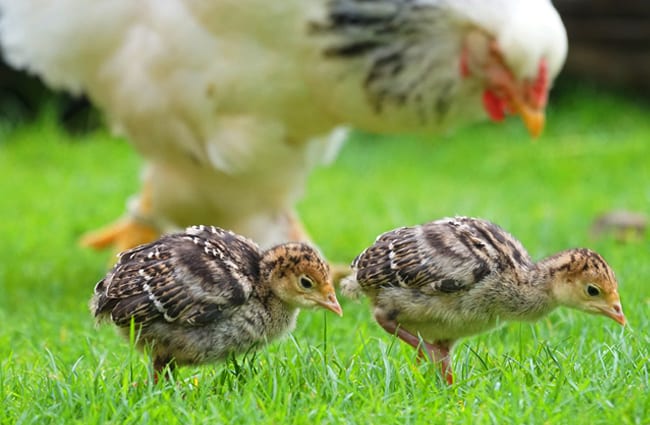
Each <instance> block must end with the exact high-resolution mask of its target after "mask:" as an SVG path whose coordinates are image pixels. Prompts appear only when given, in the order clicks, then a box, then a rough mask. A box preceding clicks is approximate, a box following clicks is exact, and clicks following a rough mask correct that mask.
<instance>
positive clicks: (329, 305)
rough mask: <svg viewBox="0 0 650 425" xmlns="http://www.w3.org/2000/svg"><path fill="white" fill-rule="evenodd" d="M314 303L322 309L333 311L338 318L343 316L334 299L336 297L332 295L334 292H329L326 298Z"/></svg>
mask: <svg viewBox="0 0 650 425" xmlns="http://www.w3.org/2000/svg"><path fill="white" fill-rule="evenodd" d="M316 303H318V305H320V306H321V307H323V308H326V309H328V310H330V311H333V312H334V313H336V314H337V315H339V316H343V309H342V308H341V306H340V305H339V302H338V300H337V299H336V295H335V294H334V292H330V293H329V294H328V295H327V297H326V298H324V299H319V300H316Z"/></svg>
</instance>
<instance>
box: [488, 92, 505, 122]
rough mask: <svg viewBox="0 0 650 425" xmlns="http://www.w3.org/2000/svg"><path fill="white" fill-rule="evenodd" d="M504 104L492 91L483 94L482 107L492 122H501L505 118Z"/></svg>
mask: <svg viewBox="0 0 650 425" xmlns="http://www.w3.org/2000/svg"><path fill="white" fill-rule="evenodd" d="M506 106H507V105H506V102H505V101H504V100H503V99H501V98H500V97H499V96H497V95H496V94H495V93H494V92H493V91H490V90H485V91H484V92H483V107H484V108H485V112H487V114H488V116H489V117H490V119H491V120H492V121H503V120H504V119H505V117H506V112H505V110H506Z"/></svg>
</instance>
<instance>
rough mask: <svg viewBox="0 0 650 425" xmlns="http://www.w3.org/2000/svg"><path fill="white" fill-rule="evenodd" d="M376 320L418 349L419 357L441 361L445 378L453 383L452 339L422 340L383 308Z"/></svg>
mask: <svg viewBox="0 0 650 425" xmlns="http://www.w3.org/2000/svg"><path fill="white" fill-rule="evenodd" d="M375 320H376V321H377V323H379V325H380V326H381V327H382V328H384V330H385V331H386V332H388V333H389V334H391V335H396V336H397V337H398V338H399V339H401V340H402V341H404V342H406V343H407V344H409V345H410V346H411V347H413V348H415V349H416V350H418V358H420V359H428V360H431V361H433V362H440V367H441V370H442V376H444V377H445V380H446V381H447V383H448V384H449V385H451V384H453V382H454V378H453V373H452V370H451V362H450V360H451V357H450V350H451V342H450V341H440V342H437V343H435V344H430V343H428V342H426V341H422V340H421V339H420V338H418V337H417V336H415V335H413V334H412V333H411V332H409V331H408V330H406V329H404V328H403V327H401V326H400V325H399V324H398V323H397V321H395V320H394V319H390V318H389V317H387V316H386V314H385V313H384V312H383V311H381V310H376V311H375ZM425 350H426V351H425Z"/></svg>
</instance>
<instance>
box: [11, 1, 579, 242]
mask: <svg viewBox="0 0 650 425" xmlns="http://www.w3.org/2000/svg"><path fill="white" fill-rule="evenodd" d="M0 8H1V9H0V11H1V13H0V19H1V20H0V38H1V40H2V43H3V49H4V51H5V54H6V56H7V59H8V60H9V61H10V62H11V63H12V64H13V65H14V66H16V67H18V68H25V69H28V70H29V71H31V72H33V73H35V74H37V75H39V76H41V77H42V78H43V79H44V80H45V81H46V82H47V83H48V84H49V85H51V86H53V87H57V88H63V89H67V90H70V91H73V92H84V93H86V94H87V95H88V96H89V97H90V98H91V99H92V101H93V102H94V103H95V104H96V105H98V106H99V107H100V108H101V110H103V111H104V112H105V114H106V116H107V118H108V120H109V122H110V123H111V125H112V127H113V128H114V129H115V130H116V131H117V132H118V133H121V134H123V135H125V136H126V137H127V138H128V139H129V140H130V141H131V142H132V143H133V145H134V147H135V148H136V149H137V150H138V152H139V153H140V154H141V155H142V156H143V157H144V158H145V161H146V168H145V172H144V175H143V179H144V186H143V193H142V194H141V196H140V197H139V198H137V199H135V201H134V202H133V204H132V205H131V207H130V214H128V216H127V217H126V218H125V219H124V221H123V222H122V223H121V227H120V226H118V227H114V228H113V229H112V230H108V231H105V232H102V233H100V234H98V235H97V234H96V235H94V236H93V237H91V238H90V239H89V241H90V243H91V244H94V245H102V244H104V243H115V244H117V245H118V248H119V249H125V248H128V247H129V245H133V244H134V243H135V242H144V240H137V238H138V236H137V235H138V233H137V232H135V230H136V228H137V227H138V226H140V227H149V228H150V229H153V231H154V233H155V232H160V231H165V230H170V229H176V228H179V227H184V226H186V225H190V224H195V223H208V224H216V225H219V226H221V227H225V228H229V229H233V230H235V231H237V232H239V233H242V234H244V235H247V236H249V237H252V238H253V239H254V240H256V241H257V242H259V243H260V244H261V245H262V246H269V245H271V244H273V243H276V242H279V241H284V240H286V239H300V238H303V237H304V234H302V231H301V228H300V226H299V223H298V222H297V220H296V219H295V216H294V204H295V202H296V200H297V199H298V198H299V196H300V194H301V192H302V190H303V186H304V182H305V180H306V178H307V175H308V174H309V172H310V170H311V169H313V167H315V166H316V165H317V164H318V163H319V162H321V161H323V159H324V158H332V157H334V156H335V154H336V151H337V150H338V146H340V142H341V140H342V138H341V137H340V136H341V133H340V132H337V133H334V134H335V135H336V137H328V135H329V134H330V133H331V132H332V131H333V129H335V128H337V126H352V127H356V128H360V129H363V130H365V131H369V132H375V133H400V132H425V133H435V132H439V131H441V130H444V129H447V128H449V127H452V126H455V125H458V124H461V123H463V122H468V121H472V120H475V119H478V118H481V117H484V116H485V115H486V112H487V115H488V116H490V117H492V118H493V119H495V120H499V119H501V118H502V117H503V115H504V114H506V113H510V112H518V113H521V115H522V116H523V117H524V118H525V119H526V121H527V123H528V125H529V128H531V132H533V133H538V132H539V131H540V130H541V125H543V121H542V120H543V115H542V114H543V110H544V107H545V104H546V94H547V92H548V89H549V87H550V83H551V82H552V79H553V78H554V77H555V76H556V75H557V73H558V72H559V70H560V68H561V66H562V64H563V62H564V58H565V55H566V34H565V32H564V28H563V26H562V23H561V21H560V18H559V16H558V15H557V13H556V11H555V10H554V9H553V7H552V5H551V4H550V2H549V1H547V0H534V1H533V0H530V1H527V2H520V1H517V0H500V1H497V0H493V1H472V0H454V1H452V0H377V1H367V0H366V1H362V0H283V1H280V2H266V1H261V0H236V1H235V0H214V1H210V2H208V1H198V0H169V1H164V2H160V1H155V0H149V1H146V0H141V1H137V2H136V1H132V0H95V1H85V0H49V1H44V0H20V1H16V0H0ZM482 98H483V106H482V105H481V99H482ZM117 171H118V170H116V172H117ZM116 178H119V176H116ZM145 233H146V232H145ZM134 234H135V235H136V236H135V239H136V240H135V241H134V240H130V239H129V240H128V241H127V240H126V239H128V238H126V239H125V236H127V235H129V237H130V238H131V239H133V237H134V236H133V235H134ZM143 238H144V239H147V237H145V236H144V234H143ZM149 238H150V237H149Z"/></svg>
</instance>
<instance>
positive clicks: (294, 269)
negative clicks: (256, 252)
mask: <svg viewBox="0 0 650 425" xmlns="http://www.w3.org/2000/svg"><path fill="white" fill-rule="evenodd" d="M260 271H261V275H262V278H263V279H265V280H267V281H269V282H270V283H271V288H272V290H273V292H274V293H275V294H276V295H277V296H278V297H279V298H280V299H282V300H283V301H285V302H286V303H287V304H290V305H292V306H295V307H301V308H314V307H322V308H325V309H327V310H330V311H332V312H334V313H336V314H338V315H339V316H341V315H343V311H342V309H341V306H340V305H339V302H338V300H337V299H336V293H335V291H334V285H333V284H332V278H331V274H330V268H329V265H328V264H327V262H326V261H325V260H324V259H323V257H322V256H321V255H320V254H319V253H318V252H317V251H316V250H315V249H314V248H313V247H311V246H310V245H308V244H305V243H299V242H290V243H286V244H282V245H278V246H275V247H273V248H271V249H269V250H268V251H266V252H265V253H264V256H263V259H262V266H261V270H260Z"/></svg>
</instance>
